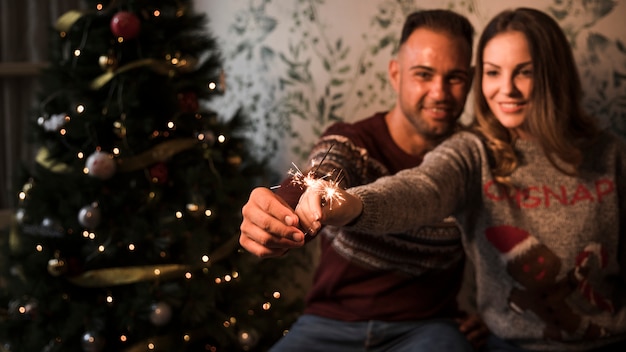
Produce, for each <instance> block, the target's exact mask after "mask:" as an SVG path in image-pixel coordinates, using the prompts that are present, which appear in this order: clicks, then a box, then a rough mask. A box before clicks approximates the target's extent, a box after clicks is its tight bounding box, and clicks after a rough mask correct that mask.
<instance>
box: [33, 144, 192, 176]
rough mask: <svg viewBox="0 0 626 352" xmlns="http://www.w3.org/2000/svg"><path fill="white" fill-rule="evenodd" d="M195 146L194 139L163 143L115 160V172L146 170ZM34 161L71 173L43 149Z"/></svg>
mask: <svg viewBox="0 0 626 352" xmlns="http://www.w3.org/2000/svg"><path fill="white" fill-rule="evenodd" d="M197 144H198V140H197V139H194V138H185V139H174V140H169V141H165V142H163V143H161V144H158V145H156V146H154V147H152V148H151V149H148V150H146V151H144V152H142V153H140V154H138V155H136V156H131V157H128V158H117V172H129V171H136V170H141V169H144V168H147V167H149V166H150V165H152V164H154V163H157V162H164V161H167V160H169V159H170V158H171V157H172V156H174V155H175V154H178V153H180V152H182V151H184V150H187V149H189V148H192V147H193V146H195V145H197ZM35 160H36V161H37V163H39V165H41V166H42V167H44V168H46V169H48V170H50V171H52V172H57V173H64V172H70V171H72V169H71V167H70V166H69V165H67V164H64V163H58V162H55V161H53V160H51V159H50V152H49V151H48V149H47V148H45V147H41V148H39V151H38V152H37V156H36V157H35Z"/></svg>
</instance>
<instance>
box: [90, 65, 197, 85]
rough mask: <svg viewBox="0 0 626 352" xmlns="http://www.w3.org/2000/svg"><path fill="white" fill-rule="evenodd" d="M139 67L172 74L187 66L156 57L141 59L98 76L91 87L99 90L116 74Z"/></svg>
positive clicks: (163, 73)
mask: <svg viewBox="0 0 626 352" xmlns="http://www.w3.org/2000/svg"><path fill="white" fill-rule="evenodd" d="M139 67H149V68H151V69H152V70H153V71H155V72H157V73H160V74H162V75H171V74H173V73H175V72H176V70H179V69H181V68H183V67H185V66H183V65H174V64H172V63H170V62H169V61H166V60H156V59H141V60H137V61H134V62H131V63H128V64H126V65H124V66H122V67H120V68H118V69H117V70H110V71H108V72H105V73H103V74H101V75H100V76H98V77H96V78H95V79H94V80H93V81H91V84H90V87H91V89H94V90H97V89H100V88H102V87H104V86H105V85H106V84H107V83H109V81H110V80H112V79H113V78H114V77H115V76H117V75H119V74H120V73H124V72H126V71H130V70H132V69H135V68H139Z"/></svg>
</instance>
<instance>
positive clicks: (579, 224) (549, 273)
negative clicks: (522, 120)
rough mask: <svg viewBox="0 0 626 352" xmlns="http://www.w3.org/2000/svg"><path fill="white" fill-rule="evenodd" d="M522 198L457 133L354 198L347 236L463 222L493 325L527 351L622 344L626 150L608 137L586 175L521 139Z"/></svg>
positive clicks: (468, 136)
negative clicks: (359, 206)
mask: <svg viewBox="0 0 626 352" xmlns="http://www.w3.org/2000/svg"><path fill="white" fill-rule="evenodd" d="M515 149H516V152H517V153H518V155H519V156H520V161H521V163H520V167H519V168H518V169H517V170H516V171H515V172H514V173H513V174H512V182H513V184H515V185H516V189H515V191H506V190H505V189H504V188H502V187H501V186H499V185H497V184H496V183H495V182H494V179H493V176H492V173H491V170H490V167H489V163H488V160H489V159H488V152H487V150H486V148H485V146H484V144H483V142H482V141H481V140H480V139H479V138H478V137H477V136H476V135H474V134H472V133H469V132H461V133H458V134H456V135H455V136H453V137H451V138H450V139H449V140H447V141H445V142H444V143H442V144H441V145H440V146H439V147H438V148H436V149H435V150H433V151H432V152H430V153H428V154H427V155H426V157H425V158H424V162H423V163H422V164H421V165H420V166H419V167H417V168H413V169H409V170H405V171H401V172H399V173H398V174H397V175H396V176H391V177H384V178H381V179H379V180H378V181H376V182H375V183H371V184H369V185H366V186H361V187H355V188H351V189H349V192H351V193H353V194H355V195H357V196H359V197H360V198H361V199H362V200H363V213H362V215H361V216H360V217H359V218H358V219H357V220H356V222H355V223H353V224H351V226H350V227H349V229H351V230H355V231H362V232H369V233H380V234H384V233H389V232H400V231H404V230H406V229H409V228H415V227H418V226H422V225H425V224H428V223H432V222H435V221H437V220H439V219H441V218H442V217H444V216H446V215H449V214H455V216H456V217H457V218H458V220H459V222H460V223H461V224H462V226H463V229H464V232H465V233H464V235H463V236H464V238H463V242H464V246H465V250H466V252H467V254H468V257H469V258H470V260H471V261H472V262H473V263H474V266H475V270H476V280H477V281H476V287H477V292H476V294H477V305H478V309H479V311H480V313H481V314H482V317H483V318H484V319H485V322H486V323H487V324H488V326H489V328H490V329H491V331H492V332H493V333H495V334H496V335H497V336H499V337H500V338H503V339H506V340H509V341H510V342H511V343H513V344H516V345H519V346H520V347H523V348H528V349H538V350H551V351H581V350H587V349H589V348H594V347H598V346H602V345H606V344H608V343H611V342H614V341H617V340H624V339H626V306H625V303H626V284H625V283H626V264H625V263H626V205H625V204H626V178H625V177H626V144H625V143H624V141H623V140H621V139H619V138H618V137H616V136H614V135H612V134H610V133H608V132H606V133H605V134H604V135H603V136H602V137H601V138H600V139H599V142H598V143H596V144H595V145H594V146H593V147H592V148H588V149H586V150H585V153H586V158H585V161H584V163H583V165H582V168H581V171H580V173H579V176H578V177H571V176H567V175H565V174H563V173H561V172H559V171H557V170H556V169H555V168H554V167H553V166H552V165H551V164H550V163H549V161H548V159H547V158H546V157H545V155H544V154H543V152H542V151H541V149H540V147H539V146H538V145H536V144H534V143H532V142H529V141H522V140H520V141H517V142H516V145H515Z"/></svg>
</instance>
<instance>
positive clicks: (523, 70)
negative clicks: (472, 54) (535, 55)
mask: <svg viewBox="0 0 626 352" xmlns="http://www.w3.org/2000/svg"><path fill="white" fill-rule="evenodd" d="M532 88H533V64H532V59H531V56H530V50H529V48H528V41H527V40H526V37H525V36H524V34H523V33H522V32H518V31H509V32H503V33H500V34H498V35H496V36H495V37H493V38H492V39H491V40H490V41H489V42H488V43H487V45H486V46H485V49H484V52H483V75H482V92H483V95H484V96H485V100H486V101H487V104H488V105H489V109H491V111H492V112H493V114H494V115H495V117H496V118H497V119H498V121H500V123H501V124H502V125H503V126H504V127H506V128H508V129H509V130H512V131H513V132H514V133H515V134H516V135H517V136H518V137H520V138H528V137H529V136H528V133H527V132H526V131H524V130H523V129H522V125H523V123H524V120H525V119H526V114H527V113H528V109H529V107H528V105H529V102H530V101H529V99H530V94H531V92H532Z"/></svg>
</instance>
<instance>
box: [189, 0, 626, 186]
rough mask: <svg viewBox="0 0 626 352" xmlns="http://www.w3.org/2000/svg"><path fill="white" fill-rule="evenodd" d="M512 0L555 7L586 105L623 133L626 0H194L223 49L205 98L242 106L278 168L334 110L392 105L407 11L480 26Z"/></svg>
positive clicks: (224, 108)
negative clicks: (212, 91)
mask: <svg viewBox="0 0 626 352" xmlns="http://www.w3.org/2000/svg"><path fill="white" fill-rule="evenodd" d="M517 6H527V7H534V8H538V9H540V10H543V11H546V12H548V13H551V14H553V15H554V14H558V15H557V16H555V17H556V18H557V20H558V21H559V23H560V24H561V26H562V27H563V28H564V30H565V32H566V34H567V35H568V37H569V38H570V40H571V44H572V46H573V48H574V52H575V55H576V58H577V60H578V63H579V70H580V73H581V76H582V78H583V83H584V86H585V88H586V89H587V91H586V99H585V102H584V103H585V106H586V107H587V108H588V110H589V111H590V112H592V113H594V114H596V115H598V116H599V117H600V118H601V120H602V121H603V123H605V124H606V125H609V126H611V127H612V128H613V129H615V130H616V131H618V132H619V133H621V134H622V135H624V136H626V26H625V25H624V21H625V20H626V2H625V1H612V0H605V1H591V2H589V1H584V2H583V1H580V0H569V1H567V0H526V1H500V0H485V1H479V0H474V1H472V0H469V1H468V0H452V1H445V2H442V1H434V0H426V1H416V0H415V1H412V0H404V1H398V0H371V1H370V0H368V1H363V0H320V1H301V0H281V1H269V0H234V1H215V0H204V1H203V0H196V3H195V10H196V11H200V12H205V13H207V15H208V18H209V20H210V24H209V29H210V31H211V32H212V33H213V34H214V35H215V36H216V37H217V39H218V41H219V43H220V46H221V49H222V51H223V54H224V64H225V70H226V80H227V91H226V93H225V95H224V96H223V97H220V98H218V99H216V101H215V102H214V103H212V107H213V108H215V109H217V110H218V111H219V112H221V113H222V114H223V116H230V114H231V113H232V112H234V111H235V110H236V109H238V108H240V107H244V108H245V109H246V112H247V114H248V115H249V116H250V117H251V118H253V120H254V121H255V125H256V126H257V127H258V131H257V132H256V141H257V143H258V146H259V148H263V147H266V148H268V149H265V150H262V151H261V152H262V153H270V155H271V156H272V158H271V159H272V166H273V167H274V169H275V170H276V171H277V172H279V173H281V174H283V175H284V174H285V173H286V171H287V170H288V168H289V166H290V163H291V162H296V163H302V162H303V160H304V158H305V156H306V152H307V151H308V149H309V147H310V145H311V143H313V142H314V141H315V140H316V139H317V136H318V135H319V133H320V132H321V131H322V130H323V129H324V128H325V127H326V126H328V124H330V123H332V122H333V121H334V119H335V118H339V119H341V120H345V121H354V120H357V119H361V118H364V117H366V116H369V115H370V114H371V113H373V112H375V111H381V110H385V109H387V108H389V107H390V105H391V104H392V102H393V100H394V97H393V92H392V91H391V89H390V88H389V87H388V86H386V69H387V63H388V60H389V59H390V57H391V55H392V53H393V48H394V45H395V43H396V42H397V40H398V38H399V32H400V28H401V26H402V22H403V20H404V17H405V16H406V14H408V13H410V12H412V11H414V10H416V9H419V8H434V7H443V8H450V9H453V10H455V11H457V12H459V13H461V14H464V15H466V16H467V17H468V18H469V19H470V20H471V21H472V23H473V24H474V26H475V28H476V30H477V32H478V33H480V31H481V30H482V28H483V26H484V25H485V24H486V23H487V21H488V20H489V19H490V18H491V17H492V16H494V15H495V14H496V13H498V12H500V11H501V10H503V9H505V8H512V7H517ZM585 6H586V7H585ZM385 38H386V39H388V41H390V43H391V44H392V45H387V46H385V45H384V43H385V41H384V39H385ZM339 43H340V44H339ZM342 54H343V55H342ZM325 62H327V63H328V64H327V66H325V65H324V63H325ZM319 102H323V103H324V104H325V106H326V107H330V106H332V105H336V107H335V109H334V110H333V113H332V114H330V113H329V109H325V110H324V112H323V113H321V112H320V111H319V110H318V103H319ZM467 110H468V111H469V110H471V107H469V106H468V108H467ZM468 116H469V115H466V116H465V117H464V120H465V121H467V119H468ZM272 145H275V146H276V148H277V149H275V150H274V149H273V147H271V146H272Z"/></svg>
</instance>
